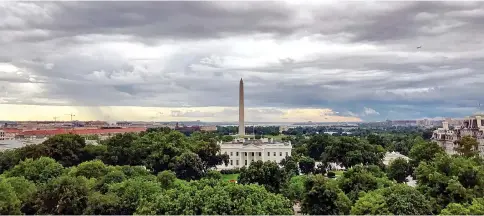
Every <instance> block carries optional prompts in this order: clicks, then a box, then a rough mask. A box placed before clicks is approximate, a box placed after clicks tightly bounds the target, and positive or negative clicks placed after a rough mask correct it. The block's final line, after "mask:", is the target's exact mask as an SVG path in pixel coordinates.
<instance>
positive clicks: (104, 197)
mask: <svg viewBox="0 0 484 216" xmlns="http://www.w3.org/2000/svg"><path fill="white" fill-rule="evenodd" d="M121 213H122V212H121V203H120V200H119V198H118V197H117V196H116V195H115V194H112V193H109V194H101V193H99V192H94V193H92V194H90V195H89V197H88V201H87V207H86V209H85V210H84V214H85V215H120V214H121Z"/></svg>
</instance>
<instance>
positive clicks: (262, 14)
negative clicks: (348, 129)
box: [0, 2, 484, 120]
mask: <svg viewBox="0 0 484 216" xmlns="http://www.w3.org/2000/svg"><path fill="white" fill-rule="evenodd" d="M1 4H2V7H0V34H1V35H2V36H1V37H0V45H1V46H2V49H1V50H0V86H1V87H2V89H4V90H5V91H7V92H8V95H6V96H3V97H2V96H0V99H1V100H0V102H1V103H18V104H56V105H88V106H94V107H95V106H106V105H119V106H165V107H166V106H169V107H190V106H236V105H237V90H238V87H237V84H238V80H239V79H240V77H243V78H244V81H245V83H246V104H247V106H248V107H279V108H305V107H311V108H330V109H333V110H335V111H337V112H339V113H345V114H346V115H349V116H354V115H356V116H360V117H362V118H363V119H367V120H370V119H371V120H373V119H385V118H397V117H398V118H406V117H408V118H420V117H436V116H444V115H445V116H464V115H468V114H469V113H467V112H472V111H474V110H475V109H476V107H477V104H478V102H479V101H481V102H483V103H484V96H483V94H482V85H483V84H484V79H483V78H484V73H483V72H482V68H483V66H484V63H483V62H484V42H483V41H482V39H481V38H482V36H484V31H483V30H484V25H483V22H482V20H483V19H484V3H481V2H464V3H460V2H334V3H331V2H327V3H311V2H304V3H284V2H35V3H28V2H2V3H1ZM420 45H422V49H416V47H417V46H420ZM11 66H14V70H12V67H11ZM6 70H10V71H6ZM2 91H3V90H2ZM0 95H1V94H0ZM229 111H230V110H229ZM254 112H256V111H254ZM377 113H378V114H377ZM259 114H260V115H263V114H262V113H259ZM178 115H184V116H191V117H194V118H195V117H198V116H201V115H204V113H202V112H201V111H197V110H194V111H193V112H186V113H178ZM210 115H211V114H210ZM220 115H225V114H220ZM254 115H256V114H254Z"/></svg>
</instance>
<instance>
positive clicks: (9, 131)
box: [0, 128, 22, 133]
mask: <svg viewBox="0 0 484 216" xmlns="http://www.w3.org/2000/svg"><path fill="white" fill-rule="evenodd" d="M0 131H4V132H5V133H20V132H22V130H21V129H17V128H0Z"/></svg>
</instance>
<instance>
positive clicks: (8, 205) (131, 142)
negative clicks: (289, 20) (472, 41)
mask: <svg viewBox="0 0 484 216" xmlns="http://www.w3.org/2000/svg"><path fill="white" fill-rule="evenodd" d="M400 136H402V137H405V138H404V139H402V140H404V141H405V142H406V140H408V141H409V142H408V143H406V144H405V145H407V144H408V148H409V150H408V153H407V155H408V156H409V158H410V160H408V161H407V160H405V159H396V160H394V161H392V162H391V163H390V164H389V165H388V166H385V165H383V163H382V160H383V155H384V152H385V151H388V146H392V143H393V141H395V139H393V138H391V139H388V134H387V135H385V134H384V135H381V134H377V133H370V134H368V135H366V136H331V135H327V134H323V135H322V134H314V135H310V136H302V135H297V136H290V137H287V138H285V139H290V140H291V141H292V142H293V143H294V154H293V156H289V157H286V158H285V159H284V160H282V161H281V163H280V164H277V163H275V162H270V161H267V162H261V161H256V162H254V163H251V165H250V166H248V167H243V168H241V169H239V170H233V171H224V173H239V176H238V182H237V183H232V182H228V181H226V180H225V181H224V180H222V179H223V175H222V174H221V173H220V172H218V171H215V170H213V168H214V167H215V166H217V165H221V164H223V163H226V162H227V159H228V158H227V157H228V156H227V155H221V154H220V146H218V145H217V143H216V142H217V141H219V140H222V139H227V138H224V137H225V136H224V135H221V134H220V133H200V132H196V133H193V134H191V136H185V135H184V134H181V133H180V132H176V131H172V130H169V129H166V128H165V129H153V130H150V131H147V132H143V133H140V134H130V133H128V134H122V135H116V136H113V137H111V138H110V139H107V140H104V141H101V143H100V144H99V145H89V144H86V143H85V140H84V138H83V137H80V136H78V135H73V134H65V135H58V136H54V137H51V138H49V139H48V140H47V141H45V142H44V143H42V144H39V145H29V146H25V147H23V148H19V149H14V150H7V151H4V152H1V153H0V198H1V199H0V214H72V215H79V214H96V215H101V214H106V215H111V214H116V215H121V214H123V215H124V214H230V215H234V214H278V215H282V214H293V210H292V206H293V204H295V203H298V204H300V206H301V210H302V212H303V213H305V214H318V215H329V214H357V215H359V214H399V215H402V214H403V215H409V214H411V215H428V214H443V215H449V214H473V215H474V214H475V215H477V214H483V213H484V202H483V199H482V197H484V192H483V190H482V188H484V160H483V159H482V158H481V157H480V156H479V155H478V154H477V149H476V141H475V140H474V139H472V138H470V137H465V138H464V139H462V140H461V141H460V142H458V143H457V144H458V145H457V148H456V150H457V152H458V154H457V155H453V156H449V155H447V154H445V153H444V151H443V149H441V148H440V147H439V146H438V145H437V144H436V143H433V142H429V141H426V140H425V139H423V138H422V136H415V135H414V134H408V135H406V136H405V135H404V134H393V135H391V137H400ZM389 140H390V141H389ZM330 162H335V163H338V164H342V165H344V166H345V167H347V170H346V171H345V172H338V173H337V174H335V172H333V171H331V167H329V166H328V164H329V163H330ZM316 163H318V164H319V165H318V166H315V165H316ZM409 175H412V176H414V177H415V178H416V180H417V185H416V187H412V186H408V185H407V184H406V181H407V176H409Z"/></svg>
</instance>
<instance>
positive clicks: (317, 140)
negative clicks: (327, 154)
mask: <svg viewBox="0 0 484 216" xmlns="http://www.w3.org/2000/svg"><path fill="white" fill-rule="evenodd" d="M338 141H339V140H338V139H337V138H335V137H333V136H330V135H328V134H318V135H314V136H311V137H310V138H309V140H307V141H306V148H307V153H308V156H309V157H311V158H313V159H314V160H321V155H322V154H323V152H324V151H325V148H326V147H327V146H331V145H335V143H337V142H338Z"/></svg>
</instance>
